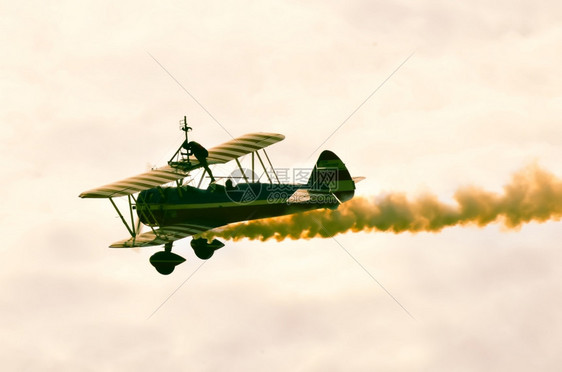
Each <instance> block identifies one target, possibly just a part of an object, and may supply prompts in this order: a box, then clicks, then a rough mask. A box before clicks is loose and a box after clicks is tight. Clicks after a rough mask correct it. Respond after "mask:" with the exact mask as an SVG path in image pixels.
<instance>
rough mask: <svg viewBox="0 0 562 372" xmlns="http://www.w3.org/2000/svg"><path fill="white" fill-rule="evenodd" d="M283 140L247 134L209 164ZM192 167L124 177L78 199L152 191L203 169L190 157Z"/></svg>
mask: <svg viewBox="0 0 562 372" xmlns="http://www.w3.org/2000/svg"><path fill="white" fill-rule="evenodd" d="M283 139H285V136H284V135H282V134H276V133H261V132H260V133H250V134H246V135H244V136H242V137H238V138H235V139H233V140H230V141H228V142H225V143H223V144H222V145H219V146H216V147H213V148H212V149H210V150H209V157H208V158H207V162H208V163H209V164H222V163H226V162H229V161H230V160H233V159H236V158H238V157H240V156H243V155H246V154H249V153H252V152H254V151H257V150H261V149H263V148H265V147H267V146H269V145H272V144H274V143H277V142H279V141H282V140H283ZM189 164H190V165H189V166H188V165H187V162H186V164H182V167H181V169H180V168H174V167H170V166H169V165H166V166H164V167H161V168H158V169H153V170H151V171H148V172H146V173H142V174H139V175H138V176H134V177H129V178H125V179H124V180H121V181H117V182H113V183H110V184H108V185H105V186H101V187H97V188H95V189H91V190H88V191H84V192H83V193H81V194H80V195H79V196H80V197H81V198H113V197H117V196H125V195H131V194H135V193H137V192H139V191H142V190H147V189H151V188H153V187H156V186H159V185H163V184H166V183H168V182H172V181H176V180H179V179H182V178H185V177H186V176H187V175H188V174H189V171H190V170H193V169H197V168H199V167H201V164H199V161H197V159H195V157H193V156H190V158H189Z"/></svg>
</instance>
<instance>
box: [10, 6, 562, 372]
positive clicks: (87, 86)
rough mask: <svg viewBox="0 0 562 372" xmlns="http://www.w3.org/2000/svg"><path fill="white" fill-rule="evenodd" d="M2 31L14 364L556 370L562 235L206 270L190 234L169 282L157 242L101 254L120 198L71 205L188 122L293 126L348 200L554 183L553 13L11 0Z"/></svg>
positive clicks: (161, 150) (238, 254) (400, 242)
mask: <svg viewBox="0 0 562 372" xmlns="http://www.w3.org/2000/svg"><path fill="white" fill-rule="evenodd" d="M0 14H2V15H1V16H0V29H1V30H2V32H1V33H0V50H1V52H2V58H1V60H0V74H1V75H0V76H1V79H0V81H1V85H2V89H1V90H0V98H1V100H2V105H1V106H0V122H1V125H2V131H0V156H1V157H2V164H3V172H2V176H1V177H2V194H3V195H4V201H3V203H1V204H0V210H1V212H2V213H0V222H1V224H0V226H1V229H2V236H3V237H4V244H2V247H1V248H0V250H1V254H2V260H1V261H0V277H1V283H2V284H0V301H2V305H1V306H0V314H1V317H0V329H2V334H3V337H2V341H0V359H1V360H2V361H3V367H4V368H5V369H6V370H21V371H25V370H30V371H31V370H38V369H40V370H47V371H49V370H57V371H58V370H83V371H115V370H119V371H122V370H154V369H156V368H158V369H168V370H186V369H190V370H200V371H217V370H225V369H229V370H264V369H267V370H270V371H286V370H295V371H341V370H346V371H372V370H393V371H411V370H432V371H449V370H452V369H454V370H457V371H473V370H512V371H527V370H531V369H532V370H544V371H549V370H551V371H554V370H557V369H558V367H559V366H560V365H561V364H562V357H561V356H560V353H559V347H558V345H559V344H560V339H561V337H562V321H561V320H560V316H559V314H560V313H561V312H562V285H561V284H560V283H562V272H561V271H560V268H559V266H560V265H559V263H560V262H562V253H561V251H560V249H559V248H560V247H559V241H560V234H561V229H560V221H556V220H552V221H548V222H544V223H536V222H532V223H529V224H525V225H523V226H520V227H519V228H518V229H515V230H508V229H506V228H505V227H504V226H503V225H502V224H501V223H492V224H489V225H487V226H485V227H476V226H471V225H468V226H455V227H449V228H445V229H443V230H441V231H440V232H432V233H429V232H418V233H410V232H404V233H400V234H395V233H391V232H376V231H375V232H369V233H365V232H362V233H355V234H352V233H348V234H343V235H338V236H337V237H336V239H329V238H328V239H320V238H316V239H312V240H285V241H282V242H276V241H266V242H260V241H249V240H240V241H237V242H226V247H224V248H222V249H221V250H220V251H218V252H216V254H215V255H214V256H213V258H212V259H211V260H209V261H206V262H205V263H204V265H203V266H200V265H201V262H202V261H200V260H199V259H197V258H196V257H195V255H194V254H193V252H192V250H191V248H190V247H189V239H185V240H183V241H180V242H178V243H177V244H176V245H175V248H174V252H176V253H178V254H180V255H182V256H184V257H185V258H187V262H186V263H184V264H182V265H180V266H178V268H177V269H176V270H175V272H174V273H173V274H172V275H169V276H161V275H159V274H158V273H157V272H156V271H155V270H154V269H153V268H152V267H151V266H150V265H149V263H148V259H149V257H150V256H151V255H152V254H153V253H154V252H156V251H157V248H146V249H142V250H117V249H109V248H107V246H108V245H109V244H110V243H112V242H114V241H117V240H120V239H123V238H125V237H126V236H127V231H126V230H125V228H124V227H123V226H122V224H121V223H120V221H119V219H118V217H116V214H115V212H114V211H113V208H112V207H111V205H110V204H109V203H108V202H106V201H103V200H84V199H80V198H78V194H80V193H81V192H82V191H85V190H88V189H91V188H93V187H96V186H100V185H103V184H106V183H108V182H112V181H116V180H119V179H121V178H124V177H128V176H132V175H135V174H137V173H141V172H144V171H145V170H146V169H147V167H151V166H154V165H163V164H165V162H166V161H167V160H168V158H169V157H170V156H171V154H173V152H174V151H175V149H176V148H177V146H178V145H179V144H180V143H181V141H182V137H181V136H182V133H181V132H180V131H178V125H177V122H178V121H179V120H180V119H181V118H182V117H183V115H187V116H188V120H189V122H190V124H191V125H192V127H193V128H194V131H193V132H191V133H192V136H193V138H196V139H197V141H198V142H200V143H201V144H203V145H205V146H207V147H212V146H214V145H217V144H220V143H222V142H224V141H227V140H228V139H230V136H229V134H228V133H230V134H232V135H233V136H238V135H242V134H245V133H250V132H256V131H265V132H275V133H283V134H284V135H285V136H286V139H285V140H284V141H283V142H281V143H279V144H276V145H275V146H273V147H271V149H270V150H269V155H270V157H271V159H272V161H273V163H274V164H275V165H276V166H277V167H282V168H289V167H309V166H311V165H312V164H313V163H314V161H315V159H316V158H317V156H318V155H319V153H320V151H321V150H322V149H329V150H332V151H334V152H335V153H336V154H338V155H339V156H340V157H341V159H342V160H343V161H344V162H345V163H346V165H347V167H348V169H349V170H350V172H351V173H352V175H353V176H364V177H366V180H365V181H363V182H361V183H359V184H358V185H357V195H360V196H377V195H383V194H385V193H392V192H402V193H405V194H406V195H408V196H409V197H412V198H415V197H416V196H417V195H421V194H424V193H432V194H434V195H436V196H437V197H438V198H439V200H441V201H443V202H449V203H454V198H453V196H454V194H455V192H456V190H458V189H459V188H462V187H469V186H477V187H481V188H483V189H485V190H489V191H491V192H501V191H502V187H503V185H505V184H507V183H509V181H510V179H511V176H512V174H514V173H516V172H518V171H519V170H521V169H524V168H525V167H528V166H529V165H533V164H534V165H536V166H539V167H540V168H541V169H544V170H546V171H548V172H551V173H552V174H554V175H556V176H557V177H562V165H561V164H560V161H559V159H561V158H562V147H561V146H562V127H561V126H560V125H559V120H560V117H562V73H561V71H560V67H559V66H561V65H562V53H560V48H559V46H560V45H561V44H562V5H561V4H560V2H555V1H544V2H531V1H515V2H514V1H497V2H493V4H492V3H490V2H487V1H474V2H471V3H470V4H469V3H462V2H457V3H453V2H445V1H434V0H428V1H418V2H415V3H412V2H408V1H395V2H392V3H389V2H381V1H348V2H345V3H344V2H335V1H310V2H306V3H305V2H297V1H279V2H270V1H261V2H257V1H239V2H218V1H211V2H193V1H181V2H180V1H178V2H170V1H162V2H159V3H158V4H153V3H150V2H118V3H115V2H105V1H96V2H88V1H82V2H69V1H68V2H56V3H55V2H47V3H45V2H38V1H30V2H25V3H15V2H7V1H2V2H0ZM399 66H400V68H399V69H398V70H397V71H396V72H394V71H395V70H396V69H397V68H398V67H399ZM393 72H394V73H393ZM383 82H384V84H383V85H382V86H380V85H381V83H383ZM379 86H380V89H378V90H376V89H377V88H378V87H379ZM375 90H376V92H375ZM373 92H375V93H374V94H372V93H373ZM371 94H372V96H371ZM190 95H191V96H193V97H195V99H196V100H194V99H193V98H192V97H191V96H190ZM368 97H370V98H369V99H368V100H367V101H365V100H366V99H367V98H368ZM198 102H199V103H198ZM362 103H364V104H363V105H362V106H361V107H360V108H359V109H358V110H357V111H355V109H357V108H358V107H359V106H360V105H361V104H362ZM352 113H354V114H353V115H351V114H352ZM350 115H351V116H350ZM338 128H339V129H338ZM330 136H331V137H330ZM327 138H329V139H328V140H327V141H326V142H325V143H323V142H324V141H325V140H326V139H327ZM318 146H321V148H320V149H319V150H317V151H315V149H316V148H317V147H318ZM313 151H314V152H313ZM178 288H179V289H178ZM176 290H177V291H176ZM174 291H175V292H174ZM389 294H390V295H389ZM170 296H171V297H170ZM392 296H393V297H394V299H396V301H395V300H394V299H393V297H392ZM161 305H162V306H161ZM404 309H406V310H407V311H405V310H404ZM408 313H410V314H411V315H412V317H410V316H409V315H408Z"/></svg>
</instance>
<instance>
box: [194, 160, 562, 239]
mask: <svg viewBox="0 0 562 372" xmlns="http://www.w3.org/2000/svg"><path fill="white" fill-rule="evenodd" d="M454 198H455V200H456V202H457V205H448V204H445V203H442V202H440V201H439V200H438V199H437V197H436V196H435V195H431V194H428V195H423V196H420V197H418V198H416V199H415V200H409V199H408V198H407V197H406V196H405V195H404V194H402V193H390V194H385V195H381V196H379V197H376V198H373V197H370V198H365V197H356V198H354V199H352V200H350V201H348V202H346V203H343V204H342V205H340V206H339V207H338V209H336V210H329V209H320V210H315V211H310V212H304V213H298V214H294V215H288V216H283V217H276V218H268V219H262V220H255V221H249V222H243V223H237V224H233V225H229V226H226V227H224V228H219V229H216V230H212V231H209V232H207V233H205V234H204V236H205V237H206V238H209V239H210V238H214V237H219V238H224V239H230V240H240V239H242V238H248V239H251V240H256V239H259V240H262V241H265V240H269V239H276V240H277V241H281V240H284V239H286V238H289V239H311V238H315V237H324V238H325V237H331V236H333V235H336V234H342V233H345V232H349V231H352V232H358V231H374V230H376V231H391V232H394V233H401V232H405V231H408V232H420V231H431V232H438V231H441V230H442V229H443V228H445V227H448V226H455V225H468V224H473V225H477V226H480V227H482V226H485V225H487V224H489V223H492V222H496V221H498V222H503V225H504V226H505V227H506V228H509V229H513V228H518V227H520V226H521V224H523V223H527V222H530V221H537V222H544V221H547V220H559V219H560V218H561V217H562V181H561V180H560V179H558V178H556V176H554V175H553V174H551V173H549V172H547V171H545V170H542V169H540V168H539V167H537V166H529V167H527V168H525V169H523V170H522V171H520V172H518V173H516V174H514V175H513V177H512V180H511V182H510V183H509V184H507V185H506V186H504V191H503V193H502V194H498V193H493V192H488V191H485V190H482V189H480V188H477V187H464V188H461V189H459V190H458V191H457V192H456V193H455V195H454Z"/></svg>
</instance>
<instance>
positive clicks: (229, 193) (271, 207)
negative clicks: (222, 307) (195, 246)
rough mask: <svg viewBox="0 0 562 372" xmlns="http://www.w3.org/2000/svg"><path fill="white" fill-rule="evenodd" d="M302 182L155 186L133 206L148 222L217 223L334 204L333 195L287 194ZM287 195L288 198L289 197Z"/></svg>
mask: <svg viewBox="0 0 562 372" xmlns="http://www.w3.org/2000/svg"><path fill="white" fill-rule="evenodd" d="M303 186H304V185H292V184H269V183H240V184H238V185H237V186H236V187H231V188H227V187H225V186H222V185H219V184H214V185H211V187H209V188H208V189H198V188H196V187H191V186H181V187H156V188H153V189H149V190H145V191H142V192H141V193H140V194H139V196H138V199H137V203H136V209H137V214H138V215H139V218H140V220H141V222H142V223H143V224H145V225H149V226H169V225H175V224H186V223H187V224H189V223H192V224H197V225H204V226H212V227H218V226H223V225H227V224H229V223H233V222H239V221H248V220H255V219H260V218H268V217H276V216H282V215H287V214H293V213H297V212H303V211H307V210H313V209H318V208H337V206H338V204H339V202H338V201H337V199H336V198H334V197H333V195H331V194H329V193H327V194H326V195H325V197H320V198H316V199H315V200H306V201H302V202H301V201H299V200H298V198H296V199H295V197H294V196H293V198H291V196H292V195H293V194H294V193H295V191H297V190H298V189H302V188H303ZM290 198H291V199H290Z"/></svg>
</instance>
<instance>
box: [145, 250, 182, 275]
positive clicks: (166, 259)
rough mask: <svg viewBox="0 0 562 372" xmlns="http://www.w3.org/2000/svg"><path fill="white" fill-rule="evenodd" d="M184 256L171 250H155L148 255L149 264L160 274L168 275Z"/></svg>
mask: <svg viewBox="0 0 562 372" xmlns="http://www.w3.org/2000/svg"><path fill="white" fill-rule="evenodd" d="M184 261H185V258H183V257H182V256H179V255H177V254H175V253H172V252H166V251H162V252H156V253H154V254H153V255H152V256H151V257H150V264H151V265H152V266H154V268H155V269H156V271H158V272H159V273H160V274H162V275H170V274H171V273H172V272H173V271H174V269H175V268H176V266H177V265H179V264H181V263H182V262H184Z"/></svg>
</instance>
